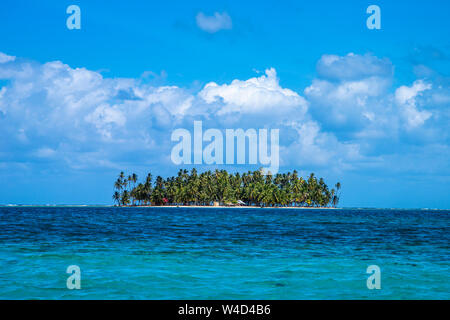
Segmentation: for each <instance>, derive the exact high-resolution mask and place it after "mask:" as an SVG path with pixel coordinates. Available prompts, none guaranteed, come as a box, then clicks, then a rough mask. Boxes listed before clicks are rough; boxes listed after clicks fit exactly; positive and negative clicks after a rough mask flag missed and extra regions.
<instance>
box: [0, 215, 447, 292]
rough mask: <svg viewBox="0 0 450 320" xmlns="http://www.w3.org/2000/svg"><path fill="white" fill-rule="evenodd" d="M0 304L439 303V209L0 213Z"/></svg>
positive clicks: (443, 218)
mask: <svg viewBox="0 0 450 320" xmlns="http://www.w3.org/2000/svg"><path fill="white" fill-rule="evenodd" d="M70 265H77V266H79V267H80V270H81V289H80V290H76V289H75V290H69V289H68V288H67V286H66V281H67V278H68V277H69V276H70V274H68V273H66V270H67V267H68V266H70ZM370 265H377V266H379V268H380V270H381V275H380V281H381V289H373V290H369V289H368V287H367V284H366V282H367V278H368V277H369V276H370V274H368V273H366V271H367V268H368V266H370ZM0 299H450V211H448V210H447V211H445V210H394V209H337V210H320V209H314V210H308V209H260V208H256V209H251V208H230V209H222V208H113V207H0Z"/></svg>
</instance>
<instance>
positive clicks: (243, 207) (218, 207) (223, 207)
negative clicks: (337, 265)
mask: <svg viewBox="0 0 450 320" xmlns="http://www.w3.org/2000/svg"><path fill="white" fill-rule="evenodd" d="M113 207H114V208H197V209H198V208H211V209H249V208H251V209H340V208H332V207H260V206H199V205H195V206H184V205H179V206H176V205H169V206H113Z"/></svg>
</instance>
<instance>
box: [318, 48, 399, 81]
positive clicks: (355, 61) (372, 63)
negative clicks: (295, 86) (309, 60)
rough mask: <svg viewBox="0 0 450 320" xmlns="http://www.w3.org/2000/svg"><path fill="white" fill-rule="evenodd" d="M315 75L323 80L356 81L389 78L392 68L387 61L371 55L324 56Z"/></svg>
mask: <svg viewBox="0 0 450 320" xmlns="http://www.w3.org/2000/svg"><path fill="white" fill-rule="evenodd" d="M317 73H318V75H319V77H321V78H323V79H331V80H358V79H364V78H367V77H390V76H392V74H393V67H392V64H391V62H390V61H389V60H388V59H380V58H377V57H375V56H373V55H371V54H365V55H357V54H354V53H349V54H347V55H346V56H343V57H341V56H337V55H330V54H325V55H323V56H322V57H321V58H320V60H319V62H318V63H317Z"/></svg>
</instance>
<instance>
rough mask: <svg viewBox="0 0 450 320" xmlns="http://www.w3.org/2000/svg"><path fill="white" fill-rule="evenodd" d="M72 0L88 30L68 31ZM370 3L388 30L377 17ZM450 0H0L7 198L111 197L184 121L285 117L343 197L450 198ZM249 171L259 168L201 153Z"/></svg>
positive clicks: (288, 135)
mask: <svg viewBox="0 0 450 320" xmlns="http://www.w3.org/2000/svg"><path fill="white" fill-rule="evenodd" d="M70 5H77V6H78V7H79V8H80V10H81V29H68V27H67V24H66V21H67V19H68V18H69V16H70V15H71V14H68V13H66V9H67V8H68V7H69V6H70ZM370 5H377V6H378V7H379V8H380V12H381V29H369V28H368V27H367V25H366V21H367V19H368V18H369V16H370V15H371V14H368V13H367V12H366V9H367V8H368V7H369V6H370ZM449 12H450V2H448V1H444V0H442V1H437V0H429V1H411V0H410V1H402V0H398V1H378V0H373V1H361V0H358V1H356V0H355V1H351V0H347V1H345V0H343V1H321V0H318V1H137V0H128V1H117V2H116V1H99V0H89V1H75V0H72V1H61V0H58V1H56V0H54V1H51V0H47V1H31V0H29V1H25V0H14V1H12V0H2V1H1V4H0V133H1V139H0V204H111V203H112V198H111V195H112V191H113V186H112V185H113V182H114V180H115V178H116V176H117V175H118V173H119V172H120V171H121V170H124V171H126V172H127V173H131V172H136V173H137V174H138V176H140V177H141V178H143V177H144V176H145V175H146V173H147V172H152V173H153V175H154V176H156V175H162V176H168V175H173V174H176V172H177V171H178V170H179V169H180V168H186V169H191V168H192V165H176V164H174V163H173V162H172V161H171V150H172V148H173V146H174V142H172V141H171V134H172V133H173V131H174V130H176V129H177V128H185V129H187V130H189V131H192V129H193V122H194V121H202V123H203V127H204V128H205V129H206V128H216V129H219V130H222V131H224V130H225V129H236V128H244V129H249V128H254V129H256V130H258V129H262V128H267V129H279V130H280V131H279V137H280V138H279V140H280V153H279V157H280V169H279V172H287V171H289V170H291V171H292V170H294V169H296V170H297V171H299V172H300V173H301V174H302V175H304V176H306V175H309V173H310V172H314V173H315V174H316V175H317V176H320V177H323V178H324V179H325V181H326V182H327V183H328V184H329V185H334V184H335V183H336V182H337V181H339V182H341V184H342V195H341V202H340V205H341V206H345V207H382V208H391V207H397V208H399V207H400V208H450V197H449V196H448V191H449V190H450V165H449V158H450V139H449V130H448V124H449V123H450V121H449V120H450V108H449V107H450V40H449V39H450V25H449V22H448V13H449ZM196 167H197V168H198V169H199V170H200V171H203V170H209V169H212V170H213V169H215V168H219V169H227V170H228V171H232V172H235V171H239V172H242V171H247V170H249V169H256V167H257V166H256V167H255V166H254V165H245V164H244V165H221V166H215V165H206V164H202V165H197V166H196Z"/></svg>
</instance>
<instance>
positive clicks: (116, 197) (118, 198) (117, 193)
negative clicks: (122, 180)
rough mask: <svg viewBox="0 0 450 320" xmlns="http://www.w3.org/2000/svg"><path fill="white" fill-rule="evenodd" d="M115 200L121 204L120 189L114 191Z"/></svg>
mask: <svg viewBox="0 0 450 320" xmlns="http://www.w3.org/2000/svg"><path fill="white" fill-rule="evenodd" d="M113 200H114V202H116V203H117V205H120V192H119V191H114V194H113Z"/></svg>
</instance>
